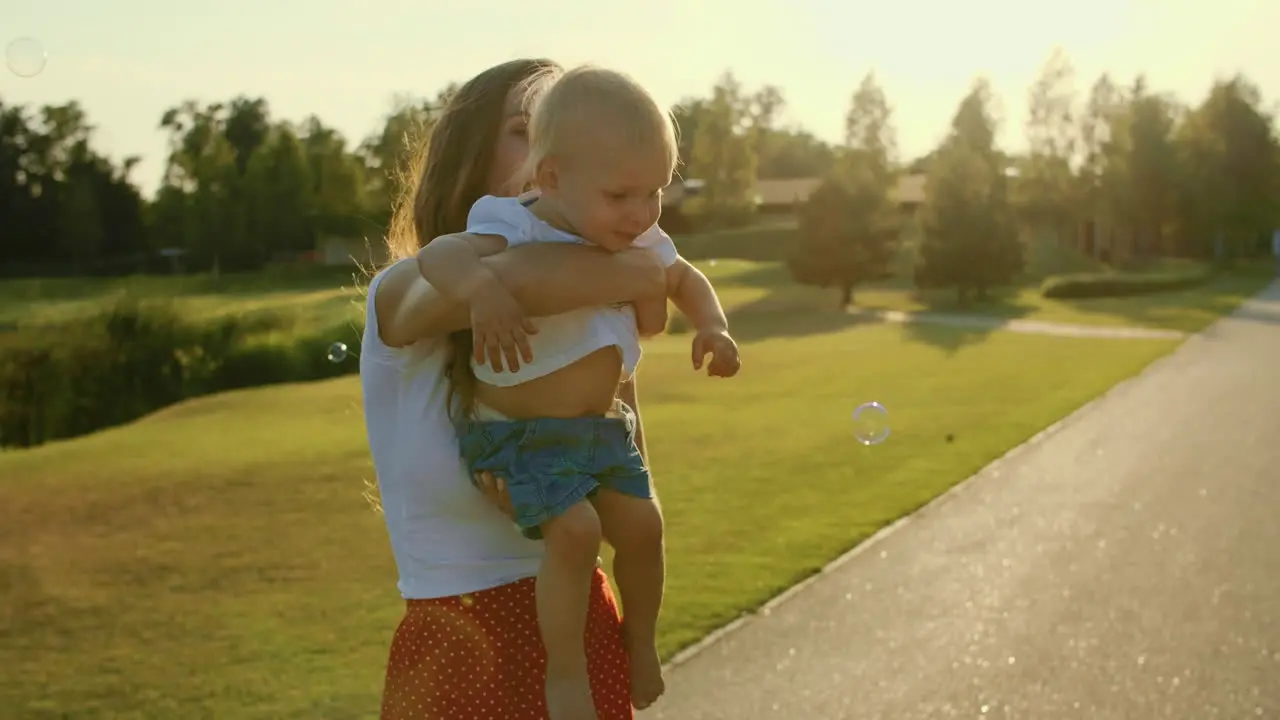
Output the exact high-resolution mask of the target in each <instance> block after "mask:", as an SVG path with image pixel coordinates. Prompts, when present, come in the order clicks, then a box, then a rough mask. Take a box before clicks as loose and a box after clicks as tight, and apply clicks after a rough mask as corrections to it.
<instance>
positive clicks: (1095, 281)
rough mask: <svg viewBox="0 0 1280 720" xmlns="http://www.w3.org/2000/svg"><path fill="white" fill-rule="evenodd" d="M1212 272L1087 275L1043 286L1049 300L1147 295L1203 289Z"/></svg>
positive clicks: (1050, 280) (1066, 277) (1049, 281)
mask: <svg viewBox="0 0 1280 720" xmlns="http://www.w3.org/2000/svg"><path fill="white" fill-rule="evenodd" d="M1211 276H1212V272H1211V271H1209V270H1207V269H1205V268H1194V269H1187V270H1180V271H1176V272H1154V273H1083V274H1078V275H1058V276H1055V277H1051V278H1048V279H1047V280H1045V281H1044V283H1043V284H1041V286H1040V294H1041V295H1043V296H1044V297H1047V298H1056V299H1082V298H1103V297H1122V296H1127V295H1146V294H1149V293H1159V292H1169V291H1171V290H1184V289H1186V288H1191V287H1196V286H1198V285H1202V284H1204V283H1205V282H1207V281H1208V280H1209V278H1210V277H1211Z"/></svg>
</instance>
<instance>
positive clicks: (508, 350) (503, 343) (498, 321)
mask: <svg viewBox="0 0 1280 720" xmlns="http://www.w3.org/2000/svg"><path fill="white" fill-rule="evenodd" d="M537 332H538V328H537V326H536V325H534V324H533V321H532V320H530V319H529V318H526V317H525V316H524V310H522V309H521V308H520V303H518V302H516V299H515V298H514V297H512V295H511V293H510V292H509V291H508V290H507V289H506V288H505V287H502V286H501V285H500V284H498V283H491V284H490V285H489V286H488V287H486V288H485V289H484V292H480V293H476V294H475V295H474V296H473V298H472V300H471V335H472V340H473V345H472V350H473V354H474V355H475V360H476V362H477V363H484V362H488V363H489V367H491V368H493V371H494V372H502V370H503V360H504V359H505V360H506V369H507V370H508V371H510V372H515V371H516V370H519V369H520V358H524V361H525V362H527V363H529V362H533V348H531V347H529V338H528V337H527V336H528V335H536V334H537Z"/></svg>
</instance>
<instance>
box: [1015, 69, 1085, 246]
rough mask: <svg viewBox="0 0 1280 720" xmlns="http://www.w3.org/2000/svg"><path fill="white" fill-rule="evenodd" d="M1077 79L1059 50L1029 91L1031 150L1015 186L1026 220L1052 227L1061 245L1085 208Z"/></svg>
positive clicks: (1029, 223) (1020, 165)
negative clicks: (1080, 179)
mask: <svg viewBox="0 0 1280 720" xmlns="http://www.w3.org/2000/svg"><path fill="white" fill-rule="evenodd" d="M1074 81H1075V69H1074V68H1073V67H1072V65H1071V60H1070V59H1069V58H1068V57H1067V55H1066V53H1065V52H1064V51H1063V50H1062V49H1061V48H1057V49H1055V50H1054V51H1053V53H1052V54H1051V55H1050V56H1049V59H1048V60H1047V61H1046V62H1045V64H1044V66H1043V67H1042V68H1041V70H1040V76H1039V77H1038V78H1037V79H1036V81H1035V83H1034V84H1033V85H1032V86H1031V90H1030V92H1028V94H1027V101H1028V102H1027V105H1028V108H1027V109H1028V112H1027V123H1026V128H1025V131H1026V138H1027V148H1028V153H1027V156H1026V158H1025V159H1023V160H1022V162H1020V163H1018V179H1017V182H1016V183H1015V184H1014V187H1013V189H1012V190H1013V192H1014V197H1013V200H1014V203H1015V207H1016V208H1017V210H1018V214H1019V215H1020V217H1021V219H1022V221H1023V222H1024V223H1025V224H1026V225H1027V226H1028V227H1029V228H1031V229H1032V230H1033V231H1035V230H1039V229H1041V228H1045V229H1048V230H1051V231H1052V232H1053V234H1054V236H1055V237H1056V238H1057V240H1058V242H1060V243H1061V242H1063V241H1064V240H1065V239H1066V238H1067V237H1068V233H1069V232H1070V230H1071V228H1072V226H1073V225H1074V222H1075V220H1076V218H1077V216H1078V214H1079V212H1080V209H1081V202H1080V199H1079V197H1078V191H1079V184H1078V183H1077V181H1076V177H1075V172H1074V169H1073V168H1074V166H1075V164H1076V160H1077V156H1078V152H1079V141H1078V131H1077V127H1076V117H1075V104H1076V98H1075V88H1074Z"/></svg>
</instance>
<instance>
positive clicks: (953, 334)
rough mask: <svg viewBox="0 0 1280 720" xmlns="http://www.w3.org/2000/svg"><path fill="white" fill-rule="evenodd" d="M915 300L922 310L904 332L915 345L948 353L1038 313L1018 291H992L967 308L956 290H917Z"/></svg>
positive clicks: (909, 320)
mask: <svg viewBox="0 0 1280 720" xmlns="http://www.w3.org/2000/svg"><path fill="white" fill-rule="evenodd" d="M913 299H914V300H915V302H916V303H917V304H918V305H919V306H920V310H918V311H917V312H914V313H912V314H910V315H909V316H908V317H907V318H905V319H904V321H903V333H904V334H905V335H906V337H907V338H908V339H910V340H912V341H913V342H919V343H923V344H926V345H932V346H934V347H937V348H941V349H942V350H945V351H946V352H948V353H954V352H956V351H957V350H959V349H961V348H963V347H966V346H969V345H976V344H978V343H981V342H984V341H986V339H987V338H988V337H989V336H990V335H991V333H993V332H995V331H997V330H999V329H1001V328H1002V327H1004V326H1005V325H1006V324H1007V323H1008V322H1009V321H1010V320H1016V319H1018V318H1021V317H1025V316H1026V315H1028V314H1030V313H1031V312H1032V311H1034V310H1035V308H1034V307H1033V306H1031V305H1028V304H1026V303H1024V302H1022V301H1020V300H1019V297H1018V293H1017V290H1016V289H1001V290H997V291H992V292H991V293H990V294H989V295H988V296H987V297H985V298H983V299H980V300H973V301H971V302H969V303H968V304H966V305H961V304H960V303H959V301H958V299H957V298H956V294H955V291H953V290H917V291H915V292H914V293H913Z"/></svg>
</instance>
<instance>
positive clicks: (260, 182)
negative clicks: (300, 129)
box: [245, 124, 316, 262]
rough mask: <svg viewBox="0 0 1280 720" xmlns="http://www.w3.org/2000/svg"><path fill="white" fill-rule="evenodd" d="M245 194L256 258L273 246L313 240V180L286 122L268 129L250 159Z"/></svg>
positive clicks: (306, 246)
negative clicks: (263, 139) (267, 133)
mask: <svg viewBox="0 0 1280 720" xmlns="http://www.w3.org/2000/svg"><path fill="white" fill-rule="evenodd" d="M245 196H246V197H247V198H248V200H249V203H248V207H247V208H246V216H247V218H248V223H249V234H250V236H252V237H253V238H254V239H255V240H256V241H257V242H255V243H254V246H255V247H256V249H257V251H258V253H259V255H260V256H259V258H258V261H259V262H265V261H266V260H267V259H268V256H269V254H270V253H271V252H272V251H280V252H285V253H297V252H301V251H306V250H310V249H312V248H313V247H314V246H315V234H314V229H313V227H312V217H313V213H314V210H315V200H316V192H315V181H314V179H313V175H312V172H311V168H310V167H309V166H308V163H307V154H306V150H305V148H304V147H303V143H302V142H301V141H300V140H299V139H298V137H297V135H296V134H295V133H294V131H293V128H291V127H289V126H288V125H286V124H280V125H277V126H276V127H275V128H273V129H272V130H271V133H270V134H269V135H268V136H267V138H266V140H265V141H264V142H263V144H262V145H260V146H258V149H257V150H255V151H254V154H253V157H251V158H250V159H249V167H248V171H247V172H246V192H245Z"/></svg>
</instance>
